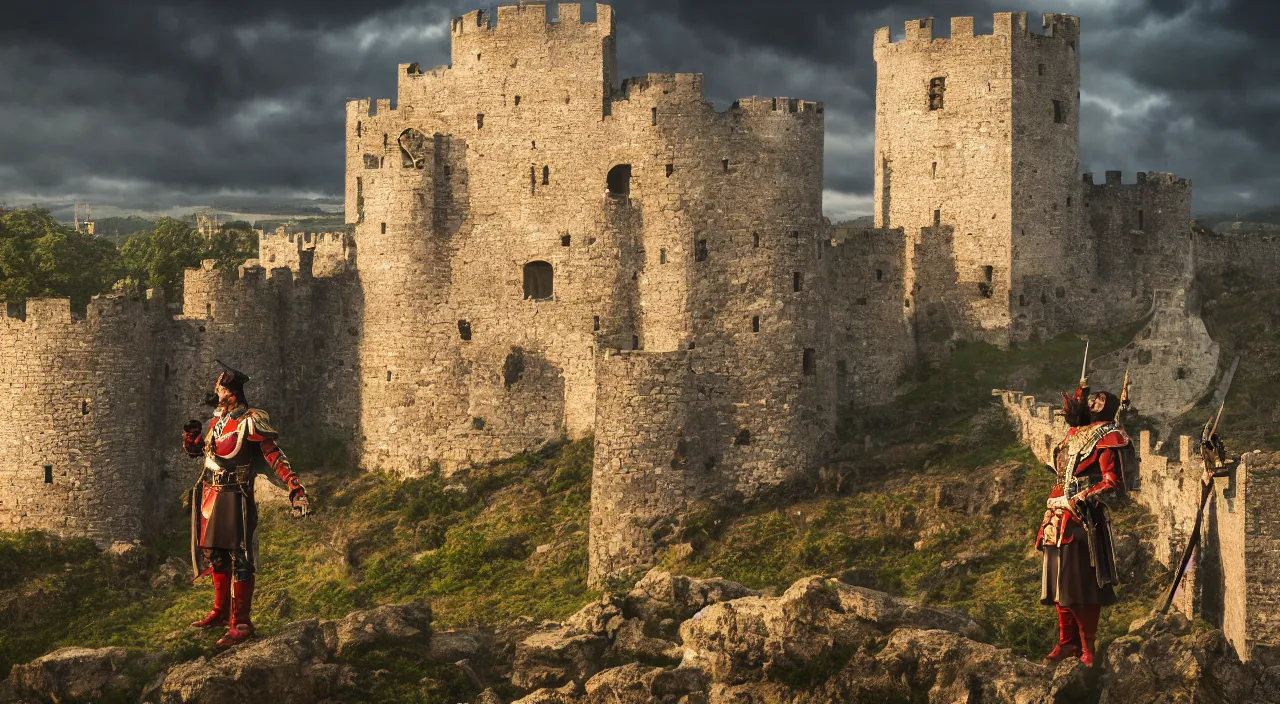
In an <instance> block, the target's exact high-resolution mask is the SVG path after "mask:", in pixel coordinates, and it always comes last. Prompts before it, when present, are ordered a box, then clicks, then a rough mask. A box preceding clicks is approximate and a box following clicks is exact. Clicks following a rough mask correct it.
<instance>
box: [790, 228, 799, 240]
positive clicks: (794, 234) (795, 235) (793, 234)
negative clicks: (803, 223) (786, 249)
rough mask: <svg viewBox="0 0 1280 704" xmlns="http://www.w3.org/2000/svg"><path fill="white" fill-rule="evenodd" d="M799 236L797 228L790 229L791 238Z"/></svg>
mask: <svg viewBox="0 0 1280 704" xmlns="http://www.w3.org/2000/svg"><path fill="white" fill-rule="evenodd" d="M799 238H800V231H799V230H792V231H791V239H799Z"/></svg>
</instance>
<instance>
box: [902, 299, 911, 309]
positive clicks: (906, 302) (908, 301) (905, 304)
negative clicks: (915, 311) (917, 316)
mask: <svg viewBox="0 0 1280 704" xmlns="http://www.w3.org/2000/svg"><path fill="white" fill-rule="evenodd" d="M902 307H903V308H910V307H911V299H910V298H904V299H902Z"/></svg>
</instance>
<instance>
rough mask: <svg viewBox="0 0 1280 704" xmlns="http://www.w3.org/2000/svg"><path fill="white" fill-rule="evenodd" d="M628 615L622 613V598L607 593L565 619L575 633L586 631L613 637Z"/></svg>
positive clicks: (565, 623)
mask: <svg viewBox="0 0 1280 704" xmlns="http://www.w3.org/2000/svg"><path fill="white" fill-rule="evenodd" d="M625 620H626V617H624V616H623V615H622V600H621V599H618V598H617V597H614V596H612V595H605V596H604V597H602V598H601V599H600V600H599V601H594V602H592V603H590V604H587V605H586V606H584V607H582V608H581V609H579V610H578V612H577V613H575V614H574V615H572V616H570V617H569V618H568V619H566V620H565V622H564V625H565V626H566V627H567V628H569V629H570V630H571V631H573V632H574V633H584V634H590V635H596V636H602V637H604V638H613V636H614V634H615V633H617V631H618V628H619V627H620V626H622V623H623V621H625Z"/></svg>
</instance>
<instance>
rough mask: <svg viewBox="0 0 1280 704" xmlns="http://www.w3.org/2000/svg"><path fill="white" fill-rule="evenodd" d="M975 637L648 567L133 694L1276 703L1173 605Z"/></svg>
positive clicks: (941, 616)
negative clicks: (629, 585) (433, 680)
mask: <svg viewBox="0 0 1280 704" xmlns="http://www.w3.org/2000/svg"><path fill="white" fill-rule="evenodd" d="M677 619H679V622H678V623H677V622H676V620H677ZM983 637H984V635H983V632H982V629H981V628H980V627H979V626H978V624H976V623H975V622H974V621H973V620H971V619H969V618H968V617H967V616H965V615H964V614H961V613H959V612H956V611H953V610H950V609H942V608H935V607H929V606H924V605H921V604H918V603H916V602H913V601H910V600H907V599H902V598H899V597H894V596H891V595H889V594H885V593H883V592H877V591H874V590H872V589H867V588H864V587H859V586H853V585H850V584H846V583H844V582H841V581H838V580H834V579H830V578H826V577H809V578H806V579H802V580H800V581H798V582H796V583H795V584H793V585H791V587H790V588H788V589H787V590H786V591H785V592H783V593H782V594H781V595H779V596H762V595H761V594H759V593H758V592H754V591H752V590H749V589H746V588H744V587H742V586H741V585H739V584H735V583H733V582H729V581H726V580H697V579H690V578H687V577H677V576H672V575H670V574H667V573H665V572H659V571H655V572H651V573H650V574H649V575H648V576H647V577H645V579H643V580H641V582H640V583H639V584H638V585H637V586H636V588H635V589H633V590H632V591H631V592H630V593H629V594H627V595H626V596H614V595H606V596H604V597H602V598H601V599H599V600H597V601H595V602H592V603H590V604H588V605H587V606H585V607H583V608H582V609H581V610H579V611H578V612H577V613H575V614H574V615H572V616H570V617H569V618H567V619H566V620H565V621H563V622H544V623H542V624H537V625H535V624H534V623H532V622H531V621H529V620H528V619H518V620H517V621H516V622H515V623H513V624H511V625H509V626H506V627H503V628H500V629H497V630H496V631H492V630H480V629H463V630H456V631H445V632H442V633H438V634H433V633H432V631H431V609H430V606H429V605H428V604H426V603H415V604H406V605H400V606H382V607H378V608H376V609H370V610H367V611H357V612H355V613H352V614H350V615H348V616H347V617H345V618H342V619H337V620H330V621H321V620H318V619H308V620H303V621H296V622H293V623H290V624H288V625H287V626H285V627H283V628H281V629H280V630H278V631H276V632H275V633H272V634H270V635H266V636H263V637H261V638H259V639H257V640H253V641H250V642H249V643H246V644H245V645H242V646H240V647H238V648H235V649H233V650H231V651H229V652H225V653H221V654H218V655H216V656H214V657H212V658H208V657H201V658H198V659H196V660H194V661H190V662H183V663H179V664H176V665H173V666H172V667H170V668H169V669H168V670H167V671H166V672H163V673H162V674H160V676H159V677H157V678H155V679H154V680H153V681H152V683H151V686H150V687H149V688H147V689H146V691H144V692H143V694H142V698H141V701H143V702H151V703H152V704H222V703H223V702H226V703H227V704H232V703H234V704H240V702H244V701H270V702H273V703H274V704H289V703H290V702H314V701H326V700H328V701H332V702H346V701H364V700H365V699H362V698H361V697H363V696H365V695H366V694H367V693H368V692H367V691H366V690H365V689H362V685H363V683H364V682H366V681H368V678H371V677H372V678H376V677H378V676H379V674H378V672H382V673H386V672H387V671H386V670H382V671H378V672H369V667H368V666H367V665H364V664H362V663H363V662H365V661H363V660H362V659H361V657H362V654H364V653H365V651H367V650H369V649H377V650H378V652H383V651H397V652H400V653H402V654H404V653H410V654H411V655H410V656H411V657H413V658H417V659H420V660H421V661H423V662H426V663H435V664H436V666H440V667H445V668H456V670H455V673H456V674H458V676H459V678H460V681H462V682H469V683H470V687H471V689H470V692H471V693H470V694H467V695H465V697H462V696H460V697H459V701H462V699H464V698H465V700H466V701H469V702H472V703H473V704H502V702H505V701H509V700H512V699H514V700H515V702H514V704H742V703H744V702H770V701H785V702H794V703H797V704H799V703H801V702H815V703H816V702H833V701H928V702H946V703H950V702H983V703H984V704H1066V703H1068V702H1078V701H1100V702H1102V703H1103V704H1140V703H1143V702H1171V703H1172V702H1198V703H1210V704H1218V703H1222V704H1226V703H1227V702H1232V703H1236V702H1238V703H1240V704H1262V703H1263V702H1274V701H1280V687H1277V686H1276V683H1275V679H1274V676H1273V675H1272V674H1271V671H1270V670H1269V669H1267V668H1266V667H1264V666H1257V665H1247V664H1242V663H1241V662H1240V661H1239V660H1238V659H1237V658H1236V655H1235V651H1234V650H1232V648H1231V647H1230V646H1229V644H1228V643H1227V641H1226V639H1225V638H1224V637H1223V635H1222V633H1221V632H1220V631H1211V630H1200V631H1195V630H1193V629H1192V627H1191V624H1190V623H1188V622H1187V621H1186V620H1185V619H1182V618H1179V617H1173V618H1168V619H1155V618H1153V619H1147V620H1143V621H1138V622H1135V623H1134V624H1133V626H1132V627H1131V628H1130V633H1129V635H1127V636H1125V637H1123V638H1120V639H1118V640H1116V641H1114V642H1113V643H1111V644H1110V645H1109V646H1108V647H1107V648H1106V649H1105V650H1104V651H1103V653H1102V657H1101V659H1100V666H1099V667H1098V668H1096V669H1092V670H1091V669H1088V668H1085V667H1083V666H1082V665H1080V663H1079V662H1078V661H1077V660H1074V659H1071V660H1067V661H1065V662H1063V663H1061V664H1059V665H1058V666H1057V667H1052V668H1051V667H1047V666H1045V665H1043V664H1041V663H1039V662H1032V661H1028V660H1026V659H1025V658H1022V657H1019V656H1018V655H1015V654H1014V653H1013V652H1012V651H1010V650H1009V649H1007V648H998V647H996V646H994V645H991V644H988V643H984V642H982V639H983ZM152 657H154V656H152ZM374 657H375V658H377V657H380V656H378V655H377V654H374ZM160 665H162V663H160V662H159V661H157V660H154V659H148V656H144V655H138V654H130V653H129V652H127V651H126V650H124V649H123V648H103V649H100V650H86V649H79V648H66V649H63V650H59V651H56V652H53V653H50V654H49V655H46V656H44V657H42V658H38V659H36V660H33V661H32V662H30V663H26V664H24V665H20V666H17V667H15V668H14V670H13V673H12V675H11V676H10V678H9V680H8V681H7V682H5V683H3V684H0V701H22V702H27V701H35V702H82V701H84V702H88V701H102V700H111V699H129V700H133V699H136V692H137V691H138V690H139V689H141V688H140V686H139V685H138V684H137V683H136V682H132V681H131V673H134V674H136V673H139V672H141V673H155V672H157V671H158V670H159V669H161V668H160ZM147 676H148V677H150V676H151V675H147ZM423 682H427V680H423ZM423 686H425V685H423ZM462 686H463V688H464V689H465V688H466V686H467V685H465V684H464V685H462ZM4 687H8V688H9V689H8V691H7V692H5V691H4V690H3V688H4ZM424 691H425V690H424Z"/></svg>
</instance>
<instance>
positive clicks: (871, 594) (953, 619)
mask: <svg viewBox="0 0 1280 704" xmlns="http://www.w3.org/2000/svg"><path fill="white" fill-rule="evenodd" d="M819 579H821V578H820V577H810V578H808V579H807V580H801V581H800V582H797V583H796V584H797V585H798V584H801V583H805V582H811V581H813V580H819ZM826 584H827V585H828V586H830V587H831V588H832V589H834V590H835V592H836V596H837V598H838V600H839V602H840V609H841V610H842V611H843V612H844V613H847V614H851V615H854V616H857V617H858V618H859V619H862V620H863V621H866V622H868V623H872V624H874V625H875V626H876V627H877V628H879V629H881V630H885V631H888V630H892V629H895V628H904V627H906V628H920V629H926V630H931V629H938V630H944V631H953V632H955V633H959V634H960V635H963V636H965V637H966V638H972V639H974V640H982V639H983V637H984V633H983V632H982V627H981V626H979V625H978V624H977V623H976V622H974V621H973V619H971V618H969V617H968V616H965V615H964V614H962V613H960V612H959V611H955V610H953V609H944V608H937V607H932V606H920V605H919V604H917V603H915V602H913V601H910V600H908V599H902V598H899V597H896V596H890V595H888V594H885V593H884V592H878V591H875V590H874V589H867V588H866V587H855V586H853V585H851V584H844V583H842V582H834V581H829V580H828V581H826ZM795 588H796V585H792V589H795Z"/></svg>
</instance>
